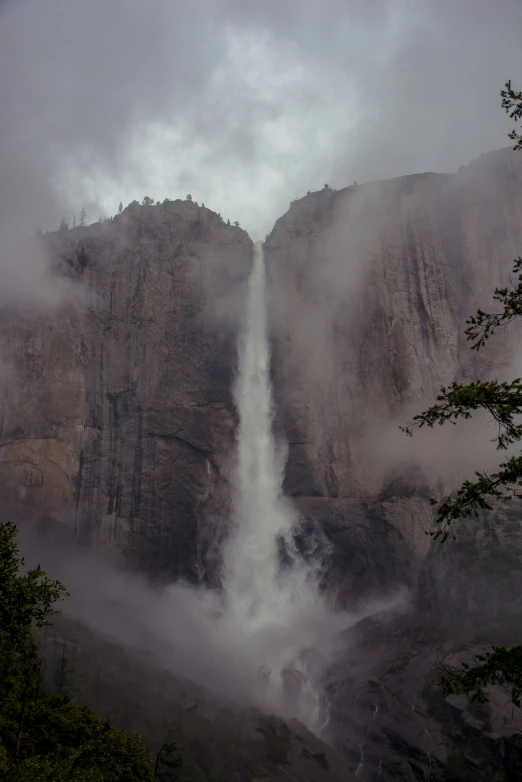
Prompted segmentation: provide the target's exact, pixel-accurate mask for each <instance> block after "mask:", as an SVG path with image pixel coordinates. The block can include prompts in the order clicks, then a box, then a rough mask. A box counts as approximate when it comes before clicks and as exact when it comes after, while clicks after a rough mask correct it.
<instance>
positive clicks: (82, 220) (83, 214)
mask: <svg viewBox="0 0 522 782" xmlns="http://www.w3.org/2000/svg"><path fill="white" fill-rule="evenodd" d="M86 220H87V212H86V211H85V207H83V206H82V211H81V212H80V225H81V226H82V227H83V226H84V225H85V221H86Z"/></svg>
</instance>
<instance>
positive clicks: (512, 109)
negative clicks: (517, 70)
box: [500, 79, 522, 149]
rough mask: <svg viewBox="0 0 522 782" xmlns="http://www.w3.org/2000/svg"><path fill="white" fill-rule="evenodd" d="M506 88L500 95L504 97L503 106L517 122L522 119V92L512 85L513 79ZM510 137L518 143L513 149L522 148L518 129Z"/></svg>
mask: <svg viewBox="0 0 522 782" xmlns="http://www.w3.org/2000/svg"><path fill="white" fill-rule="evenodd" d="M505 87H506V89H505V90H502V91H501V93H500V95H501V97H502V108H503V109H505V110H506V114H509V116H510V119H514V120H515V122H517V121H520V120H522V92H516V91H515V90H514V89H513V88H512V86H511V79H510V80H509V81H507V82H506V84H505ZM508 138H511V139H513V141H516V142H517V143H516V144H515V146H514V147H513V149H522V136H521V135H520V133H517V131H516V130H512V131H511V133H510V134H509V136H508Z"/></svg>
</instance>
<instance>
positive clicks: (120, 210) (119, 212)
mask: <svg viewBox="0 0 522 782" xmlns="http://www.w3.org/2000/svg"><path fill="white" fill-rule="evenodd" d="M122 212H123V204H122V202H121V201H120V205H119V207H118V214H120V215H121V213H122Z"/></svg>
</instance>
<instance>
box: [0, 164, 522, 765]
mask: <svg viewBox="0 0 522 782" xmlns="http://www.w3.org/2000/svg"><path fill="white" fill-rule="evenodd" d="M521 185H522V156H521V155H518V156H517V155H515V154H513V153H511V151H510V150H501V151H499V152H495V153H490V154H488V155H484V156H483V157H482V158H480V159H479V160H478V161H475V162H474V163H473V164H471V165H470V166H467V167H464V168H462V169H460V170H459V172H458V174H451V175H440V174H423V175H414V176H409V177H401V178H399V179H396V180H391V181H387V182H378V183H371V184H368V185H361V186H355V185H354V186H353V187H350V188H346V189H344V190H341V191H334V190H331V189H330V188H328V187H327V188H325V189H323V190H321V191H319V192H316V193H309V194H308V195H307V196H305V197H304V198H302V199H298V200H296V201H295V202H293V203H292V204H291V206H290V209H289V210H288V212H287V213H286V214H285V215H284V216H283V217H281V218H280V219H279V220H278V221H277V223H276V224H275V226H274V229H273V231H272V232H271V234H270V235H269V236H268V237H267V240H266V242H265V258H266V262H267V268H268V274H269V280H270V291H271V303H270V306H271V323H272V343H273V366H272V373H273V383H274V394H275V398H276V404H277V416H276V420H275V427H276V430H277V431H278V433H280V434H281V435H282V436H283V437H284V439H285V440H286V441H287V442H288V447H289V452H288V463H287V468H286V479H285V491H286V493H287V494H288V495H290V496H291V497H293V498H294V502H295V504H296V505H297V507H298V508H299V510H300V511H301V513H302V515H303V517H304V519H305V526H304V530H305V531H306V522H307V523H309V524H310V525H313V526H314V528H316V529H317V528H319V529H320V530H321V533H322V535H323V540H324V542H325V551H327V552H328V554H327V557H328V567H327V569H326V573H327V575H326V578H325V587H326V588H327V589H328V590H329V591H330V593H331V594H332V595H333V596H335V599H337V600H338V601H339V602H340V603H342V604H348V605H353V604H354V603H356V602H358V601H359V600H360V599H363V598H365V597H367V596H368V595H369V594H382V593H383V591H387V590H389V589H390V588H393V587H396V586H400V585H407V586H408V587H409V588H410V591H411V595H412V605H413V607H414V609H413V613H412V614H411V616H410V618H409V619H408V622H407V624H405V622H404V620H403V619H402V618H400V617H395V618H393V617H392V618H391V619H389V618H388V619H387V620H386V622H384V624H380V623H379V621H377V620H375V622H372V621H365V622H364V623H362V624H361V626H360V627H357V628H356V629H355V630H354V631H353V632H352V633H350V634H348V636H347V644H348V646H349V648H350V649H351V650H352V652H350V654H347V656H346V659H345V660H344V661H343V662H342V663H340V665H339V666H338V667H337V668H336V669H335V670H334V671H333V672H332V676H331V681H330V684H329V687H330V695H331V703H332V709H331V724H330V729H331V735H330V739H331V740H332V741H333V742H334V743H335V744H336V745H337V746H338V747H340V748H341V749H342V750H343V752H344V753H345V756H346V757H348V758H350V761H351V763H352V766H353V770H354V771H355V770H356V769H359V770H358V776H359V778H361V779H368V780H373V779H376V778H377V774H379V778H382V779H395V778H400V779H411V778H416V779H441V780H442V779H460V778H465V777H462V776H461V777H459V776H458V773H461V772H460V771H459V769H461V767H462V763H463V762H465V764H467V767H471V768H472V769H473V771H472V773H474V774H475V776H474V777H472V778H474V779H475V778H476V779H489V778H490V777H492V775H494V773H497V774H504V776H503V777H500V778H506V779H515V778H517V777H516V774H518V769H519V766H518V765H517V764H518V763H519V761H520V752H519V749H518V747H519V744H520V742H519V741H518V738H517V736H518V735H519V733H520V732H521V730H520V726H519V725H515V724H514V723H513V724H512V723H511V722H509V720H507V718H506V719H504V717H503V716H502V708H503V707H502V706H501V705H499V706H498V708H497V706H496V705H495V704H494V711H493V723H494V726H493V727H494V730H493V728H491V724H490V723H491V720H490V719H489V718H488V720H483V721H482V722H481V721H480V720H478V722H477V720H476V719H475V722H473V719H474V718H472V715H470V714H468V712H467V711H466V708H465V706H464V705H462V704H460V702H458V703H457V702H451V703H450V702H446V701H441V702H440V703H439V702H437V703H436V704H435V705H433V703H432V704H431V705H430V703H429V699H430V695H429V693H430V692H431V691H432V689H433V688H432V687H428V685H427V682H428V683H429V680H430V675H431V668H430V665H431V662H430V661H431V660H432V659H433V656H434V655H435V654H436V651H437V647H438V645H439V643H441V642H442V643H445V644H446V648H445V650H444V654H445V656H446V657H445V659H446V658H447V659H452V657H451V656H452V655H454V654H455V653H456V651H455V649H456V644H457V642H458V643H460V644H461V645H462V644H464V645H466V644H468V642H469V641H470V636H471V635H473V634H474V636H477V634H478V635H480V634H482V636H481V637H482V640H484V639H485V641H486V642H491V641H495V640H497V639H499V638H501V637H502V638H503V637H504V635H505V629H506V626H507V625H509V624H510V623H511V625H512V626H514V625H516V626H520V624H521V622H520V617H521V616H522V609H520V610H519V608H520V607H518V605H517V606H516V607H515V609H513V612H512V613H509V611H508V612H507V614H506V612H501V613H500V614H499V606H505V603H506V595H509V594H512V593H513V592H514V591H517V590H518V591H520V586H522V584H520V576H519V570H520V568H519V567H518V562H519V554H520V555H522V544H521V541H520V539H519V538H520V536H519V535H518V528H517V530H513V529H512V527H513V524H514V523H515V525H516V523H517V520H518V519H519V515H517V514H518V511H517V509H516V508H515V509H514V510H513V513H512V515H511V516H510V517H509V518H507V517H506V519H504V518H503V519H502V525H503V526H502V530H503V531H502V533H501V534H500V537H499V535H497V536H496V537H495V534H494V533H493V534H491V533H490V532H488V530H490V529H492V528H493V526H494V525H493V526H492V525H490V526H488V523H486V521H485V522H484V523H483V524H482V526H480V527H479V531H478V533H477V532H476V531H473V530H471V531H469V533H468V532H466V534H465V535H464V536H463V538H462V539H461V542H460V543H459V545H458V546H456V547H453V548H452V549H451V550H450V549H449V548H448V549H447V551H446V552H445V553H444V555H443V556H442V557H440V556H438V554H437V552H435V551H434V550H433V549H431V550H430V549H429V545H428V541H429V539H428V538H427V537H426V536H425V535H424V534H423V529H425V528H427V527H428V526H429V525H430V522H431V511H430V506H429V502H428V497H429V496H430V495H432V494H433V493H434V492H437V491H442V490H444V489H445V488H447V487H448V486H449V485H451V480H452V479H455V477H457V478H458V477H459V476H460V473H461V472H463V473H466V470H467V471H468V473H469V469H468V464H467V462H466V454H467V452H468V451H470V450H471V451H473V452H475V451H476V452H477V454H478V456H480V455H481V451H480V448H479V447H477V448H475V445H474V443H475V441H471V440H467V439H466V437H464V440H463V441H462V442H461V443H460V445H459V443H458V442H456V443H454V444H453V445H452V449H451V450H450V451H449V452H448V448H447V445H448V444H447V443H446V442H445V443H443V444H442V445H443V446H444V447H441V449H440V457H439V456H437V455H436V456H435V462H434V463H431V462H430V461H429V459H427V454H428V452H429V454H428V455H430V454H432V448H431V447H430V446H429V445H426V446H424V445H422V442H421V446H420V448H417V449H414V450H413V451H408V450H407V449H406V448H405V447H404V446H403V445H402V443H403V439H404V440H405V438H404V436H403V435H396V434H394V432H396V430H397V424H399V423H403V422H404V421H405V420H407V418H408V417H409V416H410V415H411V413H412V411H415V410H416V409H420V408H421V407H422V406H425V405H426V403H429V402H430V401H431V400H432V399H433V396H434V393H435V392H436V390H437V388H438V387H439V386H440V385H441V384H444V383H447V382H448V381H451V380H453V379H465V378H472V377H475V376H483V375H488V374H489V375H495V374H500V373H504V372H506V373H509V372H510V371H511V370H512V369H513V368H514V367H516V366H517V361H518V356H517V350H516V344H517V343H516V338H515V337H514V336H511V335H507V334H502V335H500V336H499V338H497V339H496V340H495V342H494V344H493V345H491V347H490V349H488V350H487V351H485V352H484V353H480V354H477V353H474V352H471V351H470V350H469V346H468V343H467V342H466V340H465V337H464V335H463V328H464V321H465V319H466V317H467V316H468V315H469V314H470V313H471V312H473V311H474V309H475V308H476V307H477V306H478V305H479V304H483V305H485V304H487V303H488V302H489V301H490V295H491V290H492V289H493V288H494V287H495V286H496V285H498V284H499V283H500V282H501V281H503V280H505V279H506V276H507V273H508V271H509V268H510V264H511V261H512V260H513V259H514V258H515V257H516V256H517V255H519V254H520V253H521V248H522V229H519V226H522V222H521V221H522V187H521ZM42 241H44V242H46V245H47V248H48V251H49V253H50V255H51V257H52V259H53V265H54V270H55V273H56V274H58V275H61V276H62V277H66V278H68V279H70V281H71V282H72V283H74V287H73V290H74V291H76V293H75V296H74V297H71V298H70V299H69V300H68V301H66V302H65V303H64V305H63V306H62V307H61V308H60V310H59V311H58V312H55V313H53V314H52V315H51V314H49V315H43V314H41V313H40V314H35V313H28V312H23V313H20V312H16V311H14V310H5V311H4V312H2V313H1V315H0V335H1V338H2V355H3V359H4V365H3V369H2V373H1V374H0V392H1V397H0V398H1V399H2V406H1V410H0V416H1V417H0V488H1V495H2V497H3V500H4V505H5V506H7V507H8V508H9V510H10V511H13V512H14V513H15V514H16V513H18V514H19V516H20V517H23V518H25V519H27V518H30V519H33V520H34V522H35V523H39V524H41V523H42V520H45V519H53V520H58V521H61V522H63V524H64V525H65V526H67V528H68V529H70V530H71V531H72V532H73V534H74V535H75V536H77V537H78V538H80V539H81V540H83V541H99V542H101V543H102V544H104V545H110V546H111V547H112V548H114V549H115V550H117V551H119V552H121V554H122V555H123V556H125V557H126V558H127V559H129V560H130V561H131V562H133V563H134V564H137V565H138V566H139V567H140V568H141V569H145V570H147V571H148V572H149V573H153V574H154V575H156V576H157V577H159V578H161V579H164V580H168V579H172V578H176V577H180V576H183V577H185V578H188V579H190V580H192V581H198V582H208V583H210V584H215V583H217V581H218V569H219V562H220V560H219V551H220V541H221V539H222V535H223V533H224V531H225V529H226V521H227V512H228V508H229V500H230V485H229V481H228V474H229V465H230V459H231V455H232V453H233V444H234V437H235V427H236V424H237V415H236V411H235V408H234V404H233V399H232V393H231V387H232V383H233V378H234V373H235V365H236V337H237V333H238V324H239V319H240V317H241V311H242V310H241V307H242V302H243V299H244V290H243V288H244V285H245V282H246V280H247V278H248V275H249V271H250V268H251V261H252V242H251V240H250V238H249V237H248V235H247V234H246V233H245V232H244V231H242V230H241V229H239V228H237V227H233V226H227V225H225V224H224V222H223V221H222V220H221V218H220V216H219V215H216V214H215V213H213V212H211V211H210V210H208V209H205V208H204V207H199V206H198V205H197V204H195V203H192V202H181V201H174V202H165V203H164V204H163V205H151V204H147V205H141V206H140V205H138V204H137V203H134V204H131V205H130V206H129V207H127V209H125V210H124V211H123V213H122V214H121V215H118V216H117V217H116V218H114V219H113V220H112V221H108V222H104V223H100V224H95V225H93V226H90V227H86V228H76V229H73V230H71V231H62V232H57V233H55V234H50V235H48V236H45V237H43V239H42ZM79 291H81V292H82V297H81V299H80V303H78V301H77V300H78V295H77V294H78V292H79ZM75 301H76V303H74V302H75ZM430 434H431V433H430ZM486 439H487V435H486ZM426 442H427V441H426ZM433 442H435V440H434V441H433ZM470 443H472V445H471V447H470ZM481 447H482V446H481ZM424 449H425V450H424ZM435 450H436V449H435ZM425 451H426V452H425ZM463 462H464V464H463ZM477 466H480V463H479V464H478V465H477ZM462 477H464V476H462ZM513 514H514V516H513ZM510 525H511V527H510ZM477 552H478V553H479V554H480V556H479V557H478V559H477ZM484 552H487V553H488V556H486V555H485V554H484ZM489 554H492V556H489ZM470 558H472V559H473V561H474V562H475V565H473V567H470V561H471V560H470ZM477 563H480V564H477ZM477 584H479V589H478V592H477V591H476V585H477ZM477 595H481V596H482V598H479V597H477ZM449 606H453V607H452V608H451V610H447V609H448V607H449ZM464 614H465V615H467V616H469V617H470V623H469V626H466V627H460V628H459V632H458V633H456V632H455V627H456V626H457V625H459V622H460V618H461V617H462V616H463V615H464ZM499 617H500V618H499ZM495 618H496V619H497V620H498V621H496V622H495ZM502 634H504V635H502ZM475 640H476V639H475ZM457 645H458V644H457ZM368 650H373V653H372V654H370V653H369V651H368ZM377 715H379V716H378V717H377ZM442 724H447V725H449V726H450V727H449V728H448V729H447V730H446V732H444V731H443V730H442V729H441V725H442ZM502 725H504V726H506V725H507V727H505V731H512V733H510V734H509V736H508V735H507V734H506V733H505V731H504V733H502V730H503V728H502ZM490 728H491V729H490ZM448 731H449V732H448ZM517 731H518V733H517ZM470 732H471V734H472V738H473V741H474V744H473V746H474V747H475V749H474V750H473V751H474V752H475V755H474V757H473V758H472V760H469V761H468V760H466V761H463V760H462V758H463V757H464V755H463V753H464V754H465V752H467V751H468V750H467V749H466V746H467V745H466V740H467V739H466V737H467V736H468V737H469V735H471V734H470ZM513 736H514V737H515V739H513ZM481 742H482V744H483V745H484V746H485V744H487V746H488V750H487V752H486V754H485V755H484V753H482V754H481V752H480V751H479V749H477V748H476V747H477V746H478V745H480V743H481ZM462 747H464V749H462ZM506 747H507V749H506ZM502 752H504V755H502ZM506 753H507V754H506ZM468 754H469V752H468ZM505 757H507V758H508V759H507V760H505ZM477 758H478V759H477ZM503 758H504V759H503ZM452 759H453V760H452ZM450 761H452V762H454V766H455V767H456V768H457V771H456V772H455V773H456V774H457V776H453V777H452V776H451V775H450V776H448V773H449V772H448V771H447V767H448V763H449V762H450ZM459 764H460V765H459ZM470 764H471V766H470ZM473 764H474V765H473ZM450 765H451V764H450ZM452 773H453V772H452ZM412 775H413V776H412ZM488 775H489V776H488ZM510 775H511V776H510Z"/></svg>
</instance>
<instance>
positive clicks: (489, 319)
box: [465, 258, 522, 350]
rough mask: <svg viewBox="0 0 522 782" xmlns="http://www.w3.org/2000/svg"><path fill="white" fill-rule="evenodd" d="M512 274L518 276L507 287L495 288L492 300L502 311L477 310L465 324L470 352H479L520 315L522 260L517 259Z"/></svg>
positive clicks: (511, 278) (521, 312)
mask: <svg viewBox="0 0 522 782" xmlns="http://www.w3.org/2000/svg"><path fill="white" fill-rule="evenodd" d="M513 274H514V275H518V276H517V278H516V279H514V277H510V278H509V286H508V287H506V288H495V292H494V294H493V298H494V300H495V301H498V302H500V303H501V304H502V306H503V311H502V312H499V313H492V314H491V313H488V312H483V311H482V310H477V314H476V315H472V316H471V317H470V318H468V320H467V321H466V323H468V324H469V328H467V329H466V331H465V334H466V336H467V337H468V339H469V340H471V342H474V343H475V344H474V345H472V346H471V349H472V350H480V348H483V347H484V345H485V344H486V340H488V339H489V338H490V336H491V335H492V334H493V333H494V332H495V331H496V330H497V329H498V328H499V327H501V326H508V325H509V324H510V323H511V322H512V321H513V320H515V318H518V317H520V316H521V315H522V258H517V259H516V260H515V262H514V266H513Z"/></svg>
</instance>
